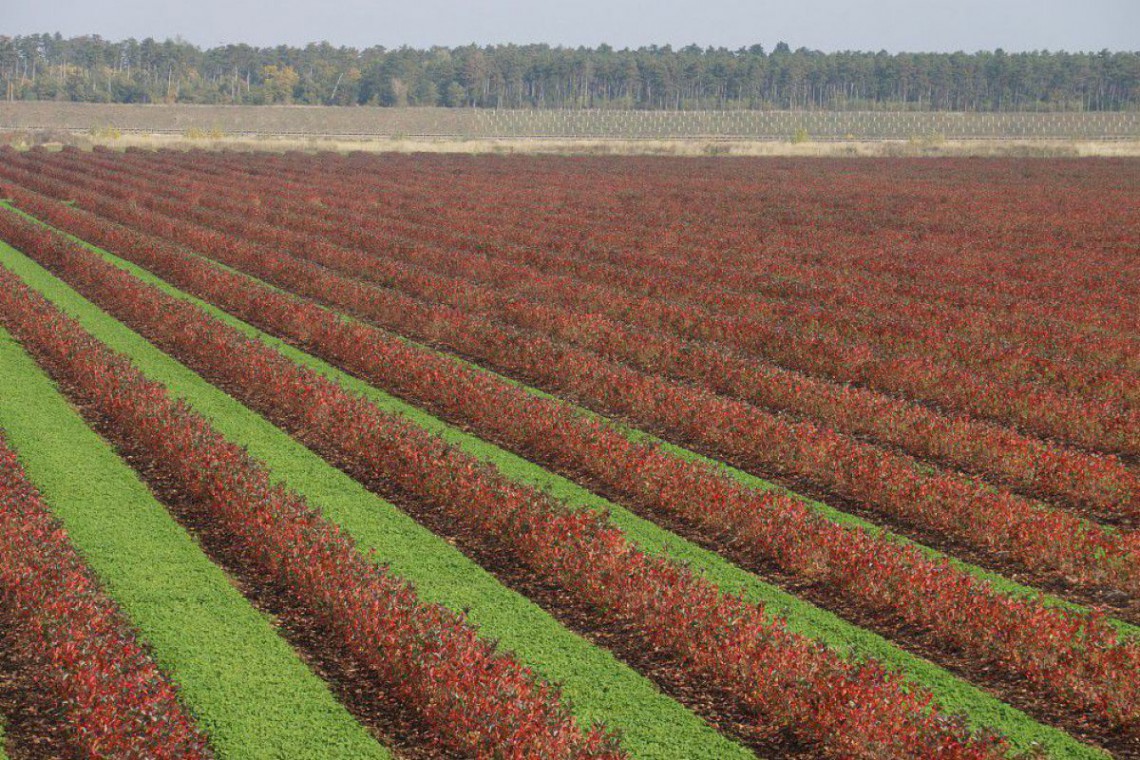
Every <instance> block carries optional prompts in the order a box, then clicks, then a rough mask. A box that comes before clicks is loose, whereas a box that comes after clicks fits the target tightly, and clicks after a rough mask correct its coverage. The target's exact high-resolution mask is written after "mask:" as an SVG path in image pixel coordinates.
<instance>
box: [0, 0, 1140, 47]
mask: <svg viewBox="0 0 1140 760" xmlns="http://www.w3.org/2000/svg"><path fill="white" fill-rule="evenodd" d="M57 31H58V32H60V33H62V34H63V35H64V36H66V37H71V36H78V35H82V34H99V35H101V36H103V37H104V38H106V39H110V40H119V39H125V38H127V37H135V38H137V39H143V38H145V37H154V38H155V39H158V40H162V39H166V38H174V37H181V38H182V39H185V40H187V41H189V42H192V43H194V44H197V45H200V46H203V47H213V46H215V45H221V44H229V43H239V42H245V43H248V44H251V45H257V46H275V45H279V44H288V45H304V44H306V43H309V42H320V41H327V42H330V43H332V44H333V45H337V46H339V45H349V46H353V47H358V48H359V47H368V46H372V45H384V46H385V47H389V48H391V47H399V46H401V45H409V46H412V47H418V48H423V47H430V46H432V45H446V46H455V45H466V44H469V43H476V44H479V45H486V44H495V43H508V42H514V43H532V42H545V43H548V44H551V45H564V46H571V47H577V46H579V45H587V46H591V47H592V46H597V45H598V44H600V43H603V42H604V43H607V44H609V45H612V46H613V47H615V48H624V47H639V46H642V45H653V44H656V45H665V44H670V45H673V46H674V47H680V46H684V45H687V44H690V43H696V44H697V45H700V46H701V47H707V46H709V45H712V46H714V47H721V46H723V47H727V48H730V49H735V48H739V47H744V46H748V45H752V44H757V43H759V44H761V45H763V46H764V47H765V48H766V49H768V50H771V49H772V48H773V47H774V46H775V45H776V43H777V42H780V41H784V42H787V43H788V44H789V45H791V47H792V48H799V47H807V48H811V49H815V50H823V51H825V52H831V51H836V50H869V51H878V50H886V51H888V52H891V53H897V52H903V51H906V52H953V51H956V50H963V51H966V52H974V51H977V50H993V49H996V48H999V47H1000V48H1002V49H1004V50H1005V51H1007V52H1018V51H1026V50H1054V51H1056V50H1068V51H1089V50H1092V51H1097V50H1102V49H1106V48H1107V49H1109V50H1113V51H1119V50H1125V51H1140V0H938V2H929V0H751V1H749V0H656V1H655V2H654V1H652V0H562V1H561V2H549V1H548V0H476V1H475V2H464V1H463V0H399V2H391V1H389V0H334V1H333V2H328V3H322V2H319V0H192V2H155V0H50V1H48V0H33V1H31V2H29V1H28V0H23V1H21V0H0V35H10V36H11V35H17V34H29V33H39V32H53V33H54V32H57Z"/></svg>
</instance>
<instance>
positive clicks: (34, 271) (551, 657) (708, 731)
mask: <svg viewBox="0 0 1140 760" xmlns="http://www.w3.org/2000/svg"><path fill="white" fill-rule="evenodd" d="M0 265H3V266H5V267H7V268H9V269H11V270H13V271H15V272H16V273H17V274H18V275H19V276H20V277H21V278H22V279H23V280H24V281H25V282H27V283H28V284H29V285H31V286H32V287H34V288H35V289H37V290H38V291H40V292H41V293H43V294H44V295H46V296H47V297H49V298H50V299H51V300H53V301H54V302H55V303H56V304H58V305H59V306H61V307H62V308H64V310H65V311H67V312H68V313H69V314H71V315H72V316H74V317H76V318H78V319H79V320H80V322H81V323H82V324H83V325H84V327H86V328H87V329H88V330H90V331H91V332H92V333H93V334H95V335H96V336H97V337H99V338H100V339H102V340H104V341H105V342H107V343H108V344H109V345H111V346H112V347H113V348H115V349H116V350H119V351H121V352H123V353H125V354H127V355H128V356H130V357H131V358H132V360H133V361H134V362H135V363H136V365H137V366H138V367H139V368H140V369H141V370H142V371H143V372H145V373H146V374H147V375H148V376H149V377H151V378H152V379H155V380H158V381H159V382H162V383H164V384H165V385H166V386H167V387H168V388H170V389H171V391H172V392H173V393H174V394H175V395H177V396H179V397H182V398H185V399H186V400H187V401H188V402H189V403H190V404H191V405H192V406H193V407H194V408H196V409H197V410H198V411H200V412H202V413H204V414H206V415H207V416H208V417H210V418H211V420H212V421H213V422H214V424H215V425H216V426H217V427H218V428H219V430H221V431H222V432H223V433H224V434H225V435H226V436H228V437H229V438H230V439H231V440H234V441H236V442H238V443H240V444H242V445H244V446H247V447H248V448H249V450H250V452H251V453H252V454H253V455H254V456H256V457H257V458H259V459H261V460H262V461H264V462H266V463H267V464H268V465H269V466H270V468H271V470H272V472H273V474H274V477H275V478H277V479H279V480H281V481H283V482H285V483H287V484H288V485H289V486H290V487H292V488H294V489H295V490H297V491H299V492H301V493H303V494H304V495H305V496H306V497H307V498H308V499H309V500H310V501H311V502H312V503H313V504H315V505H317V506H319V507H320V508H321V509H322V510H323V511H324V513H325V514H326V515H327V516H329V517H330V518H331V519H333V520H334V521H336V522H338V523H339V524H340V525H341V526H343V527H344V528H345V529H347V530H348V531H349V533H350V534H351V535H353V537H354V538H355V539H356V540H357V541H358V542H359V544H360V545H361V547H362V548H363V549H365V550H367V549H374V550H375V551H376V553H377V559H378V560H380V561H383V562H385V563H388V564H390V566H391V568H392V570H393V571H394V572H396V573H397V574H399V575H401V576H403V577H405V578H408V579H409V580H411V581H413V582H414V583H415V584H416V587H417V589H418V591H419V592H420V595H421V596H422V597H424V598H426V599H429V600H431V601H439V602H442V603H444V604H447V605H448V606H449V607H451V608H453V609H456V610H462V609H467V610H468V611H469V615H468V617H469V619H470V620H471V621H472V622H474V623H476V624H477V625H478V626H479V627H480V630H481V631H482V632H483V633H484V634H485V635H487V636H491V637H493V638H496V639H498V640H499V641H500V642H501V643H502V645H503V647H504V648H505V649H507V650H509V651H512V652H514V653H515V654H516V655H517V656H518V657H519V659H520V660H522V661H523V662H525V663H527V664H528V665H531V666H532V667H533V668H534V669H535V670H536V671H538V672H540V673H541V674H542V675H544V676H545V677H547V678H549V679H551V680H553V681H556V682H558V683H560V684H562V685H563V688H564V693H565V695H566V696H567V697H568V698H569V700H570V702H571V704H572V707H573V709H574V711H575V713H576V715H578V716H579V718H580V719H582V720H583V721H584V722H587V723H589V722H593V721H604V722H605V723H606V724H607V725H608V726H610V727H613V728H617V729H619V730H620V731H621V732H622V734H623V739H624V744H625V746H626V747H627V748H628V749H629V750H630V751H631V752H632V753H633V754H634V755H635V756H637V757H644V758H676V757H687V758H710V759H711V758H746V757H751V756H752V755H751V752H749V751H748V750H747V749H746V748H744V747H743V746H741V745H739V744H737V743H735V742H733V741H731V740H729V739H727V738H725V737H722V736H721V735H720V734H718V733H717V732H716V731H714V730H713V729H712V728H710V727H709V726H708V725H707V724H705V723H704V722H703V721H702V720H701V719H700V718H698V717H697V716H696V715H694V714H693V713H692V712H690V711H689V710H687V709H686V708H684V707H683V706H682V705H680V704H679V703H677V702H676V701H674V700H672V699H670V698H668V697H666V696H665V695H663V694H661V693H660V692H659V691H658V690H657V689H656V687H655V686H654V684H653V683H652V682H650V681H649V680H647V679H645V678H644V677H642V676H641V675H639V674H638V673H636V672H635V671H633V670H632V669H630V668H628V667H627V666H626V665H624V664H622V663H621V662H619V661H617V660H616V659H615V658H614V657H613V656H612V655H611V654H610V653H609V652H608V651H607V650H603V649H600V648H598V647H595V646H593V645H592V644H590V643H589V642H588V641H586V640H585V639H583V638H581V637H579V636H577V635H575V634H573V633H571V632H570V631H568V630H567V629H565V628H564V627H562V626H561V625H560V624H559V623H558V622H557V621H555V620H554V619H552V618H551V617H550V616H549V615H548V614H547V613H546V612H544V611H543V610H541V609H540V608H539V607H537V606H536V605H534V604H533V603H532V602H530V601H529V600H528V599H526V598H525V597H523V596H521V595H519V594H516V593H515V592H513V591H511V590H509V589H507V588H505V587H504V586H502V584H500V583H499V582H498V581H497V580H496V579H495V578H494V577H493V576H491V575H490V574H488V573H486V572H485V571H484V570H482V568H480V567H479V566H478V565H477V564H475V563H473V562H472V561H471V560H469V559H467V558H466V557H465V556H463V555H462V554H461V553H460V552H459V551H458V550H456V549H455V548H454V547H452V546H451V545H450V544H448V543H447V542H446V541H444V540H443V539H441V538H439V537H437V536H435V535H434V534H432V533H431V532H430V531H428V530H426V529H425V528H423V527H422V526H420V525H419V524H418V523H416V522H415V521H414V520H412V519H411V518H409V517H408V516H406V515H405V514H404V513H402V512H400V511H399V510H398V509H397V508H395V507H393V506H392V505H390V504H388V503H387V502H385V501H383V500H382V499H380V498H378V497H376V496H375V495H374V494H372V493H370V492H368V491H367V490H365V489H364V488H363V487H362V486H360V485H359V484H358V483H356V482H355V481H353V480H352V479H351V478H349V477H348V476H346V475H344V474H343V473H341V472H340V471H339V470H336V469H335V468H333V467H332V466H330V465H328V464H327V463H325V462H324V461H323V460H321V459H320V458H319V457H317V456H316V455H315V454H313V453H312V452H310V451H309V450H308V449H306V448H304V447H303V446H302V445H300V444H299V443H297V442H296V441H294V440H293V439H291V438H290V437H289V436H288V435H287V434H285V433H284V432H282V431H280V430H278V429H277V428H275V427H274V426H273V425H272V424H271V423H269V422H268V421H266V420H265V419H264V418H262V417H260V416H258V415H257V414H255V413H253V412H251V411H250V410H248V409H247V408H245V407H244V406H242V405H241V404H239V403H238V402H237V401H235V400H234V399H232V398H231V397H229V396H227V395H226V394H225V393H223V392H222V391H220V390H218V389H216V388H214V387H213V386H211V385H209V384H208V383H206V382H205V381H204V380H202V379H201V378H200V377H199V376H197V375H196V374H194V373H193V372H191V371H190V370H189V369H187V368H186V367H184V366H183V365H181V364H179V363H178V362H176V361H174V360H173V359H171V358H170V357H168V356H166V355H165V354H163V353H161V352H160V351H159V350H158V349H157V348H155V347H154V346H153V345H151V344H150V343H148V342H147V341H145V340H144V339H143V338H142V337H140V336H138V335H137V334H135V333H133V332H132V331H130V330H128V329H127V328H126V327H124V326H123V325H121V324H120V323H118V322H117V321H115V320H114V319H112V318H111V317H110V316H108V315H107V314H105V313H104V312H102V311H100V310H99V309H98V308H97V307H95V306H94V305H93V304H91V303H90V302H88V301H86V300H85V299H83V298H82V297H81V296H79V295H78V294H77V293H75V292H74V291H72V290H71V289H70V288H69V287H67V286H66V285H64V284H63V283H62V282H60V281H59V280H58V279H56V278H55V277H54V276H52V275H51V274H50V273H49V272H47V271H45V270H43V269H42V268H41V267H39V266H38V265H36V264H35V263H34V262H32V261H31V260H30V259H28V258H27V257H25V256H24V255H23V254H21V253H19V252H17V251H15V250H13V249H11V248H10V247H7V246H0ZM0 359H2V357H0ZM2 421H3V419H2V418H0V422H2ZM27 424H28V425H29V426H31V425H34V424H35V423H34V422H32V421H28V423H27ZM40 432H41V433H42V429H41V431H40ZM21 453H23V450H22V449H21ZM38 482H39V481H37V483H38ZM53 504H54V502H53ZM69 527H70V526H69ZM116 551H126V550H125V548H124V547H117V548H116ZM233 756H235V757H237V756H243V757H244V756H256V753H254V754H249V755H244V754H240V753H239V754H235V755H233ZM290 756H293V755H290ZM360 756H361V757H366V756H367V755H366V754H364V753H361V754H360Z"/></svg>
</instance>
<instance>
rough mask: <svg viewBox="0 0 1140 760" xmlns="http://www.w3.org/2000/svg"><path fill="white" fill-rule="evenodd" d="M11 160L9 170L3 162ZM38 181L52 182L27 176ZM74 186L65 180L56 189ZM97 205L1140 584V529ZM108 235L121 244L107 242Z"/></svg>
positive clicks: (258, 270)
mask: <svg viewBox="0 0 1140 760" xmlns="http://www.w3.org/2000/svg"><path fill="white" fill-rule="evenodd" d="M0 171H5V172H9V173H10V174H9V176H13V175H12V174H11V171H12V170H11V169H0ZM23 181H25V182H27V183H28V184H30V185H32V186H34V187H47V186H48V183H50V182H51V180H47V179H45V178H42V177H29V176H27V175H25V176H24V178H23ZM54 192H55V193H66V192H68V189H67V188H62V189H61V188H59V187H55V188H54ZM71 195H73V196H75V198H76V199H77V200H78V201H79V202H80V203H81V205H83V206H84V207H87V208H92V209H96V210H98V211H100V212H101V213H103V214H106V215H108V216H110V217H111V218H114V219H119V220H127V221H129V222H130V223H131V224H132V225H134V226H136V227H138V228H140V229H146V230H148V231H150V232H152V233H154V234H157V235H160V236H165V237H167V238H170V239H173V240H176V241H178V242H181V243H184V244H187V245H189V246H191V247H192V248H194V249H195V250H198V251H200V252H203V253H205V254H206V255H208V256H211V257H213V258H215V259H217V260H219V261H222V262H224V263H226V264H229V265H232V266H235V267H237V268H239V269H243V270H246V271H250V272H252V273H253V274H255V275H256V276H259V277H262V278H263V279H266V280H267V281H270V282H272V283H273V284H275V285H277V286H280V287H283V288H285V289H287V290H292V291H294V292H297V293H300V294H302V295H306V296H309V297H313V298H317V299H321V300H323V301H325V302H326V303H331V304H333V305H335V306H336V307H338V308H342V309H345V310H347V311H349V312H350V313H353V314H355V315H357V316H361V317H364V318H367V319H371V320H374V321H376V322H378V323H380V324H382V325H384V326H386V327H390V328H392V329H395V330H397V331H398V332H401V333H404V334H408V335H413V336H415V337H418V338H422V339H426V340H431V341H434V342H438V343H441V344H443V345H446V346H449V347H452V348H453V349H455V350H458V351H459V352H460V353H463V354H465V355H467V356H472V357H475V358H476V359H478V360H480V361H483V362H486V363H487V364H489V365H491V366H494V367H495V368H497V369H500V370H502V371H506V372H509V373H512V374H515V375H517V376H520V377H523V378H525V379H528V380H531V381H533V382H536V383H538V384H539V385H541V386H543V387H545V388H547V389H549V390H552V391H555V392H558V393H561V394H564V395H567V396H569V397H571V398H573V399H575V400H579V401H581V402H582V403H585V404H586V405H587V406H590V407H592V408H594V409H597V410H599V411H604V412H607V413H611V414H618V415H622V416H627V417H630V418H631V419H634V420H636V421H638V422H639V423H641V424H642V425H645V426H647V427H649V428H651V429H654V430H658V431H663V432H665V433H666V434H668V435H670V436H671V437H674V438H677V439H679V440H682V441H696V442H698V443H699V444H700V445H702V446H703V447H704V448H706V449H708V450H711V451H714V452H716V453H718V454H719V455H721V456H723V457H725V458H726V459H728V460H730V461H733V462H734V463H737V464H740V465H742V466H745V467H749V468H760V469H762V470H776V471H779V472H784V473H791V474H795V475H799V476H806V477H809V478H811V479H812V480H814V481H815V482H817V483H819V484H821V485H823V486H824V487H826V488H828V489H830V490H832V491H835V492H837V493H839V494H841V495H843V496H845V497H847V498H851V499H855V500H859V501H860V502H862V503H864V504H865V505H867V506H869V507H871V508H873V509H875V510H876V511H879V512H880V513H883V514H886V515H889V516H891V517H892V518H894V519H898V520H901V521H903V522H907V523H910V524H912V525H918V526H921V527H922V528H924V529H926V530H933V531H937V532H939V533H942V534H944V535H948V536H951V537H953V538H955V539H957V540H960V541H965V542H968V543H970V544H972V545H973V546H975V547H977V548H980V549H982V550H984V551H990V552H1003V553H1004V554H1003V556H1004V557H1006V558H1008V559H1012V560H1013V561H1016V562H1018V563H1020V564H1022V565H1023V566H1025V567H1027V568H1031V569H1034V570H1037V571H1057V572H1060V573H1063V574H1064V575H1065V576H1068V577H1071V578H1073V579H1076V580H1077V581H1078V582H1080V583H1083V584H1087V585H1089V586H1094V587H1100V586H1106V585H1107V586H1111V587H1114V588H1117V589H1121V590H1124V591H1126V592H1128V593H1130V594H1135V593H1137V590H1138V589H1140V562H1137V561H1136V558H1137V556H1138V555H1140V533H1137V532H1131V533H1126V534H1118V533H1116V532H1113V531H1111V530H1107V529H1104V528H1102V527H1100V526H1098V525H1096V524H1095V523H1091V522H1089V521H1087V520H1083V519H1081V518H1079V517H1076V516H1074V515H1071V514H1068V513H1066V512H1064V511H1060V510H1051V509H1048V508H1046V507H1044V506H1042V505H1039V504H1034V503H1032V502H1029V501H1027V500H1025V499H1023V498H1020V497H1017V496H1015V495H1013V494H1009V493H996V492H994V491H992V490H990V489H989V488H988V487H986V486H984V485H980V484H978V483H975V482H973V481H971V480H970V479H968V478H965V477H963V476H960V475H957V474H955V473H946V472H942V473H939V472H934V473H930V472H927V471H926V470H925V469H924V468H923V467H922V466H921V465H920V464H919V463H916V462H914V461H913V460H911V459H910V458H908V457H905V456H901V455H898V454H894V453H891V452H889V451H884V450H883V449H880V448H878V447H875V446H871V445H869V444H865V443H862V442H859V441H856V440H853V439H850V438H847V437H844V436H841V435H838V434H836V433H835V432H834V431H830V430H827V429H823V428H820V427H818V426H815V425H812V424H810V423H803V422H789V421H786V420H784V419H782V418H780V417H779V416H776V415H773V414H770V413H767V412H765V411H763V410H760V409H756V408H755V407H752V406H750V405H748V404H745V403H743V402H740V401H737V400H734V399H726V398H723V397H718V396H715V395H713V394H709V393H707V392H704V391H701V390H699V389H694V388H691V387H689V386H687V385H684V384H680V383H674V382H670V381H666V380H664V379H662V378H659V377H656V376H651V375H646V374H644V373H640V372H637V371H635V370H633V369H631V368H629V367H625V366H622V365H620V364H615V363H613V362H608V361H604V360H600V359H598V358H597V357H595V356H592V355H590V354H588V353H586V352H583V351H581V350H578V349H573V348H569V347H566V346H562V345H558V344H555V343H553V342H552V341H550V340H549V339H546V338H543V337H541V336H530V335H522V334H519V333H516V332H511V331H509V330H506V329H503V328H501V327H499V326H497V325H495V324H493V323H491V322H489V321H487V320H483V319H480V318H477V317H472V316H471V315H468V314H465V313H463V312H459V311H457V310H455V309H450V308H447V307H442V306H432V305H428V304H424V303H422V302H420V301H417V300H415V299H412V298H410V297H408V296H406V295H403V294H401V293H399V292H396V291H391V290H386V289H380V288H376V287H371V286H366V285H364V284H362V283H360V282H357V281H355V280H352V279H349V278H345V277H343V276H341V275H338V274H336V273H334V272H332V271H330V270H327V269H324V268H322V267H319V266H316V265H313V264H311V263H308V262H305V261H302V260H299V259H296V258H295V257H291V256H287V255H284V254H279V253H276V252H273V251H271V250H269V249H267V248H264V247H261V246H257V245H255V244H251V243H247V242H244V241H242V240H239V239H236V238H234V237H231V236H227V235H223V234H221V233H218V232H215V231H212V230H209V229H206V228H204V227H201V226H199V225H194V224H192V223H189V222H184V221H180V220H177V219H174V218H171V217H164V216H160V215H158V214H155V213H153V212H147V211H145V210H137V209H134V208H132V207H131V206H130V205H128V204H126V203H124V202H122V201H115V200H113V199H109V198H106V197H102V196H99V195H96V194H94V193H90V192H79V193H76V192H75V191H74V190H72V191H71ZM108 247H111V248H114V247H115V246H113V245H110V246H108Z"/></svg>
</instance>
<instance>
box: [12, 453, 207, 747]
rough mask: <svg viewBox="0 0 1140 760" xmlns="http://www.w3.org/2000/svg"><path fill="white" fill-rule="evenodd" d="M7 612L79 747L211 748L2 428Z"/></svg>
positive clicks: (17, 656)
mask: <svg viewBox="0 0 1140 760" xmlns="http://www.w3.org/2000/svg"><path fill="white" fill-rule="evenodd" d="M0 615H2V616H3V618H4V619H5V620H6V621H7V622H8V623H10V627H8V628H7V629H6V630H5V631H4V637H5V639H6V640H7V643H8V644H9V646H10V647H11V650H10V651H9V652H8V655H9V656H10V658H11V661H12V662H14V663H15V664H16V665H17V667H19V668H20V670H21V671H23V672H25V673H27V674H28V679H29V681H30V682H31V684H32V688H33V689H34V690H35V691H36V692H37V693H38V694H39V695H40V696H41V697H42V698H43V699H44V700H45V701H46V702H47V703H48V704H50V705H51V706H52V708H53V709H54V710H58V713H55V714H54V717H56V718H58V728H59V731H60V732H61V734H62V735H63V736H64V737H65V738H66V739H65V740H66V743H67V745H68V746H69V747H70V748H71V750H72V751H74V752H75V754H76V756H83V757H92V758H115V757H152V758H172V759H173V758H180V759H181V758H205V757H211V756H212V753H211V752H210V750H209V747H208V746H207V743H206V738H205V736H204V735H203V734H202V732H201V730H200V729H199V728H198V726H197V725H196V724H195V722H194V720H193V719H192V718H191V717H190V716H189V715H188V714H187V713H186V711H185V710H184V709H183V708H182V706H181V705H180V704H179V703H178V699H177V694H176V691H175V687H174V685H173V684H172V683H171V682H170V680H169V679H167V678H166V676H165V675H163V674H162V673H161V672H160V671H159V669H158V666H157V665H156V664H155V662H154V660H153V658H152V657H151V656H150V654H149V653H148V652H147V650H146V648H145V647H144V645H143V644H142V643H141V642H140V641H139V640H138V638H137V637H136V635H135V632H134V630H133V629H132V627H131V625H130V623H129V622H128V621H127V619H126V617H125V616H124V615H123V613H122V611H121V610H120V609H119V607H118V606H117V605H116V604H115V602H113V601H112V600H111V599H110V598H109V597H108V596H107V594H106V593H105V592H104V591H103V589H102V587H101V585H100V583H99V581H98V580H97V579H96V578H95V575H94V574H93V573H92V571H91V569H90V568H89V567H88V566H87V563H86V562H85V561H84V560H83V558H82V557H81V556H80V555H79V553H78V552H77V551H76V550H75V548H74V547H73V546H72V544H71V542H70V540H69V539H68V537H67V534H66V532H65V531H64V529H63V527H62V526H61V525H60V523H59V521H58V520H56V519H55V518H54V517H53V516H52V513H51V508H50V507H49V506H48V505H47V504H46V503H45V502H44V501H43V498H42V497H41V496H40V494H39V492H38V491H37V490H36V489H35V487H34V486H33V485H32V484H31V482H30V481H29V480H28V478H27V475H26V474H25V472H24V469H23V467H22V466H21V465H20V462H19V460H18V459H17V457H16V453H15V452H14V451H13V450H12V449H11V448H10V447H9V446H8V443H7V441H6V440H5V439H4V437H3V435H2V434H0Z"/></svg>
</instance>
